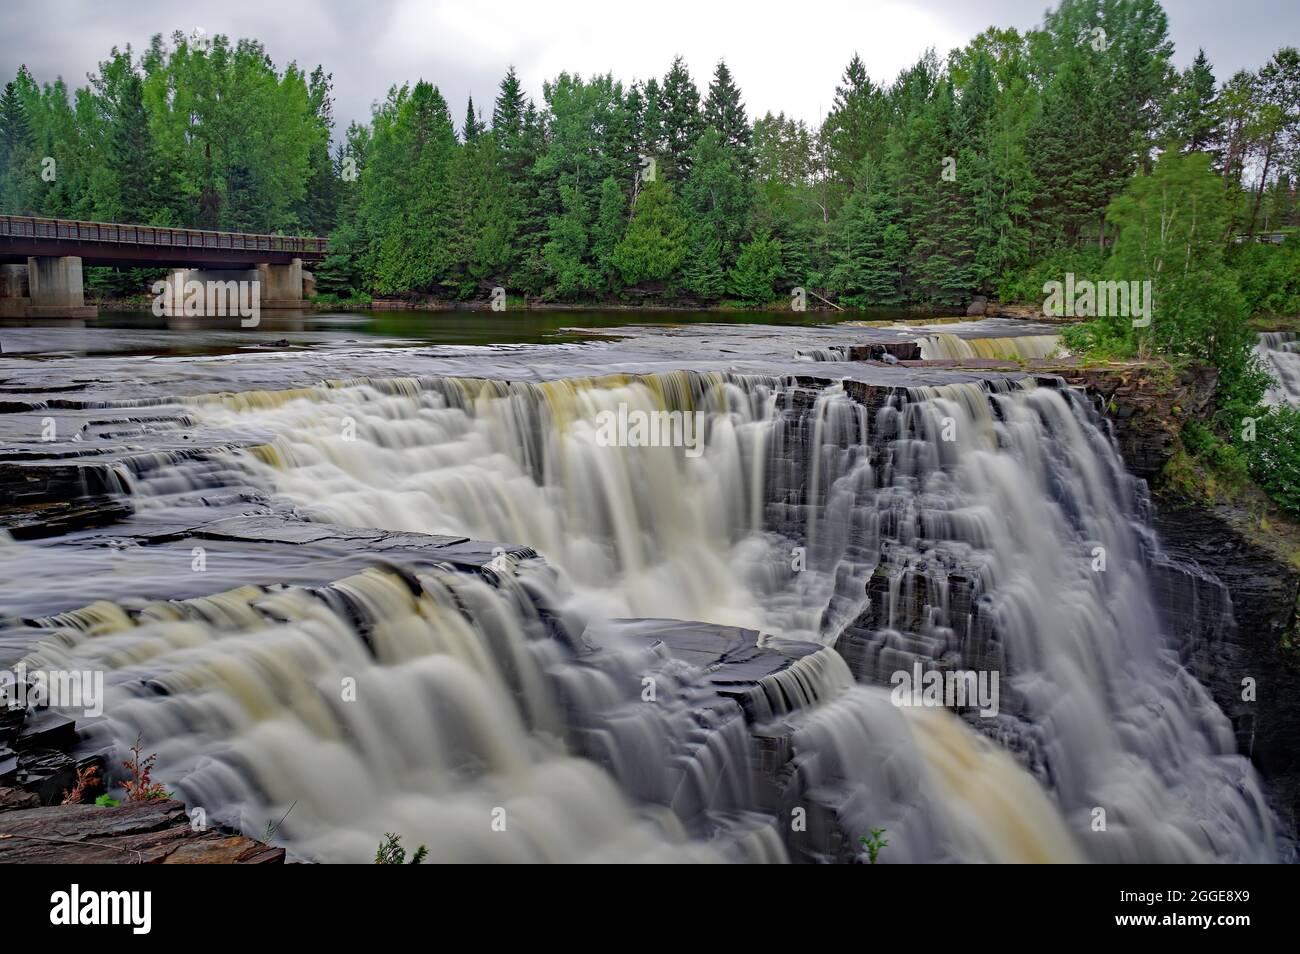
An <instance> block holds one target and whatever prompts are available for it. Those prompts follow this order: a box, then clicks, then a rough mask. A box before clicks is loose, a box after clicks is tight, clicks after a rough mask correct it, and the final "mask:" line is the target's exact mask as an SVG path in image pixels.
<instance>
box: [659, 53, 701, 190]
mask: <svg viewBox="0 0 1300 954" xmlns="http://www.w3.org/2000/svg"><path fill="white" fill-rule="evenodd" d="M659 105H660V110H661V116H662V122H663V138H664V149H665V162H664V165H666V167H667V168H666V169H665V170H664V172H665V174H666V175H667V176H668V178H669V179H672V180H674V181H680V180H683V179H685V178H686V174H687V173H688V172H690V168H691V151H692V150H693V149H694V148H695V143H696V141H697V140H698V139H699V138H700V133H701V132H703V129H704V120H703V117H702V116H701V115H700V91H699V90H698V89H697V88H696V86H695V81H694V80H693V79H691V74H690V71H689V70H688V69H687V68H686V61H685V60H683V59H682V58H681V57H680V56H679V57H677V58H676V59H674V60H673V65H672V66H671V67H670V68H669V70H668V74H667V75H666V76H665V77H664V82H663V89H662V92H661V94H660V101H659Z"/></svg>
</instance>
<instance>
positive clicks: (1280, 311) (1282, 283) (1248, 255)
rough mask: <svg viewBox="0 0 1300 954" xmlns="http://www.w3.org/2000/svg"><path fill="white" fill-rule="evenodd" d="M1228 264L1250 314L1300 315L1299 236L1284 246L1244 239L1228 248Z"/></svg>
mask: <svg viewBox="0 0 1300 954" xmlns="http://www.w3.org/2000/svg"><path fill="white" fill-rule="evenodd" d="M1228 263H1229V265H1230V267H1231V268H1232V270H1233V272H1234V273H1235V274H1236V276H1237V287H1238V288H1240V289H1241V296H1242V300H1243V303H1244V305H1245V309H1246V313H1247V314H1249V315H1269V316H1275V315H1295V314H1300V235H1292V236H1290V237H1288V238H1287V240H1286V241H1285V242H1283V243H1282V244H1281V245H1274V244H1272V243H1271V242H1242V243H1240V244H1234V245H1232V246H1230V247H1229V249H1228Z"/></svg>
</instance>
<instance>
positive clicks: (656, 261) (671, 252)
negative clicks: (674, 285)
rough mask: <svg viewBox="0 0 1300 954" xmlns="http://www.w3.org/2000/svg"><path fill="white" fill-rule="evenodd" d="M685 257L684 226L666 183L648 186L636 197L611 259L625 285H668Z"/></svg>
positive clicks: (649, 184) (669, 187)
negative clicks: (628, 219) (628, 221)
mask: <svg viewBox="0 0 1300 954" xmlns="http://www.w3.org/2000/svg"><path fill="white" fill-rule="evenodd" d="M685 254H686V222H685V220H684V219H683V218H682V216H681V214H680V213H679V212H678V210H677V201H676V199H675V198H674V197H673V190H672V187H671V186H670V185H668V183H666V182H663V181H660V180H656V181H654V182H651V183H648V184H647V185H646V187H645V188H644V189H642V190H641V194H640V195H638V196H637V199H636V205H635V206H634V207H633V211H632V221H631V222H630V223H629V224H628V227H627V232H626V233H625V234H624V236H623V238H622V239H621V240H620V241H619V243H618V244H617V245H616V246H615V247H614V251H613V253H612V255H611V259H612V261H613V263H614V267H615V268H617V269H618V272H619V275H620V276H621V277H622V279H623V282H624V284H627V285H640V284H642V283H644V282H667V281H670V280H671V279H672V278H673V277H674V276H675V275H676V273H677V270H678V268H679V266H680V265H681V263H682V259H683V257H684V256H685Z"/></svg>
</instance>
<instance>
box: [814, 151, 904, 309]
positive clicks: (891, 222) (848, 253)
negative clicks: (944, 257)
mask: <svg viewBox="0 0 1300 954" xmlns="http://www.w3.org/2000/svg"><path fill="white" fill-rule="evenodd" d="M898 218H899V214H898V209H897V207H896V206H895V205H894V203H893V199H892V197H891V196H890V193H889V191H888V190H887V189H886V188H884V187H883V185H882V184H880V183H876V184H875V186H874V188H873V187H872V184H871V183H870V182H869V180H868V179H867V178H866V177H865V176H864V177H863V179H862V181H861V182H860V184H859V186H858V188H857V189H855V190H854V192H853V194H852V195H851V196H850V197H849V200H848V202H846V203H845V205H844V209H843V211H842V212H841V214H840V218H839V221H838V223H837V228H836V238H835V246H834V261H835V265H834V267H833V268H832V269H831V272H830V287H831V289H832V290H833V291H835V292H837V293H839V294H840V295H841V296H842V300H843V301H844V302H845V303H846V304H849V305H851V306H854V307H873V306H882V305H897V304H901V303H902V302H903V300H904V296H903V293H902V279H903V263H904V260H905V258H906V255H907V250H908V245H909V242H908V239H907V234H906V232H905V230H904V229H903V227H902V226H901V225H900V224H899V222H898Z"/></svg>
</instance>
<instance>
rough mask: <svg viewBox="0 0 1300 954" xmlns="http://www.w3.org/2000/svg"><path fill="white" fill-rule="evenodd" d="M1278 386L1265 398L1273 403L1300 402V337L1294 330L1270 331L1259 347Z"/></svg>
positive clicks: (1260, 355) (1263, 335)
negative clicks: (1299, 337)
mask: <svg viewBox="0 0 1300 954" xmlns="http://www.w3.org/2000/svg"><path fill="white" fill-rule="evenodd" d="M1255 353H1256V354H1257V355H1259V357H1260V359H1261V361H1262V362H1263V364H1264V367H1265V368H1266V369H1267V370H1268V372H1269V373H1270V374H1272V375H1273V378H1274V381H1275V382H1276V383H1275V386H1274V387H1271V388H1269V391H1268V393H1267V394H1266V395H1265V396H1264V400H1265V401H1266V402H1267V403H1269V404H1291V405H1300V339H1298V338H1297V336H1296V333H1295V332H1294V331H1268V332H1265V333H1263V334H1261V335H1260V336H1259V344H1258V345H1256V347H1255Z"/></svg>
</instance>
